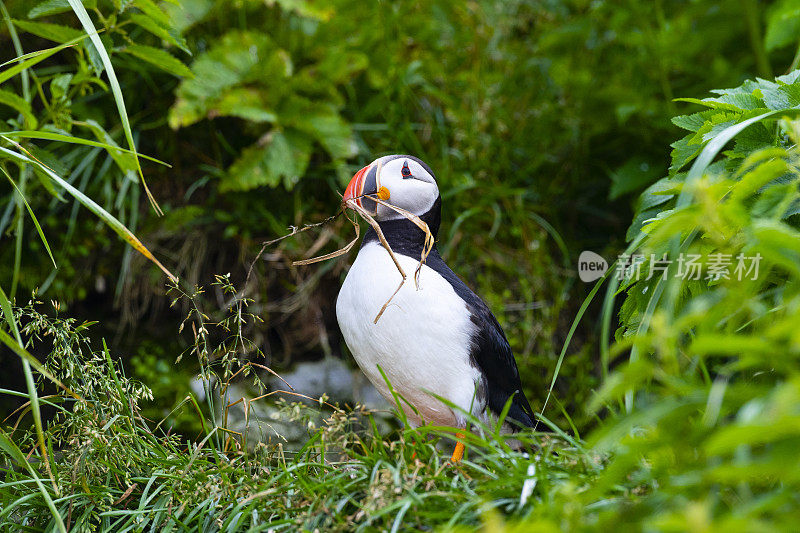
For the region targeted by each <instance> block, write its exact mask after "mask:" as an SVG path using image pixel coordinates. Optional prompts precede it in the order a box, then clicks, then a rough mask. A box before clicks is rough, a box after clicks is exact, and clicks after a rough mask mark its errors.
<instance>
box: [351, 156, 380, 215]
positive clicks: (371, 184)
mask: <svg viewBox="0 0 800 533" xmlns="http://www.w3.org/2000/svg"><path fill="white" fill-rule="evenodd" d="M377 174H378V167H377V165H367V166H365V167H364V168H362V169H361V170H359V171H358V172H356V173H355V175H354V176H353V178H352V179H351V180H350V183H349V184H348V185H347V188H346V189H345V190H344V197H343V198H342V204H344V205H345V206H346V205H347V202H348V201H350V200H353V201H354V202H356V203H357V204H358V205H359V206H361V207H363V208H364V209H366V210H367V212H369V214H371V215H375V214H377V210H378V204H377V202H375V200H372V199H371V198H366V197H365V196H366V195H375V194H377V193H378V180H377Z"/></svg>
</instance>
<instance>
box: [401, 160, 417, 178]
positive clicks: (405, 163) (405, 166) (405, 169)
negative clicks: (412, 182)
mask: <svg viewBox="0 0 800 533" xmlns="http://www.w3.org/2000/svg"><path fill="white" fill-rule="evenodd" d="M400 174H401V175H402V176H403V179H404V180H407V179H409V178H413V177H414V176H413V175H412V174H411V169H410V168H408V161H403V169H402V170H401V171H400Z"/></svg>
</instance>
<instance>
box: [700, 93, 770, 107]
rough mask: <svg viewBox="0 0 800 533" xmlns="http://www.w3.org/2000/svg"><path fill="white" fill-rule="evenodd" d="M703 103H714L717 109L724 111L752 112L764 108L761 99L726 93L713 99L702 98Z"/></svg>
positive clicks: (747, 95) (751, 95)
mask: <svg viewBox="0 0 800 533" xmlns="http://www.w3.org/2000/svg"><path fill="white" fill-rule="evenodd" d="M703 101H704V102H715V103H716V104H717V106H716V107H717V109H724V110H726V111H741V110H753V109H762V108H763V107H764V104H763V102H762V101H761V99H759V98H758V97H756V96H754V95H753V94H749V93H726V94H722V95H720V96H717V97H715V98H704V99H703Z"/></svg>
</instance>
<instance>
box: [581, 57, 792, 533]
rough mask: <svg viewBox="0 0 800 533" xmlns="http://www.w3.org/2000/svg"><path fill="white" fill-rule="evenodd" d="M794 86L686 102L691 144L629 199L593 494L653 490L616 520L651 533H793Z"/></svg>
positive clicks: (676, 150) (787, 81)
mask: <svg viewBox="0 0 800 533" xmlns="http://www.w3.org/2000/svg"><path fill="white" fill-rule="evenodd" d="M799 78H800V71H794V72H792V73H790V74H788V75H786V76H781V77H779V78H777V79H776V80H775V81H774V82H771V81H766V80H756V81H746V82H745V83H744V84H742V85H741V86H739V87H736V88H734V89H726V90H720V91H713V92H714V93H715V94H714V96H712V97H710V98H705V99H703V100H690V101H692V102H694V103H696V104H700V105H703V106H705V107H706V108H707V110H705V111H700V112H697V113H693V114H690V115H683V116H678V117H676V118H675V119H674V122H675V124H677V125H679V126H681V127H682V128H684V129H686V130H688V131H689V133H688V134H687V135H686V136H685V137H684V138H682V139H681V140H679V141H677V142H675V143H673V145H672V146H673V152H672V166H671V173H670V175H668V176H667V177H665V178H663V179H661V180H659V181H658V182H656V183H655V184H653V185H652V186H651V187H649V188H648V189H647V190H646V191H645V192H644V193H643V194H642V196H641V197H640V199H639V207H638V214H637V217H636V221H635V222H634V225H633V226H632V228H631V230H632V231H631V234H630V235H631V237H634V236H635V237H636V239H635V241H634V244H633V245H632V246H631V248H630V250H631V252H632V253H634V254H636V253H638V254H639V255H640V261H638V264H639V266H638V267H636V266H634V265H635V264H636V263H637V261H633V262H632V263H631V262H630V261H628V262H627V265H625V264H622V267H625V268H626V270H625V271H622V270H618V272H620V273H621V275H620V277H621V278H622V288H621V289H620V290H621V291H625V298H624V303H623V305H622V309H621V312H620V318H621V325H620V329H619V330H618V331H617V335H616V338H617V343H616V344H615V345H614V346H613V347H612V354H614V353H620V352H623V353H627V352H628V351H629V353H630V355H629V360H628V362H626V363H625V364H623V365H621V366H620V367H619V368H618V370H617V371H616V372H615V373H614V374H612V375H611V376H610V377H609V379H608V380H607V381H606V383H605V384H604V386H603V388H602V389H601V391H600V392H599V395H598V397H597V398H596V399H595V402H594V408H595V409H597V408H599V407H600V406H601V405H605V406H606V407H607V408H608V410H609V411H610V412H611V413H617V414H616V415H615V416H614V418H615V419H616V421H615V422H611V423H608V424H607V425H606V427H605V428H603V429H601V430H600V431H598V432H597V433H596V434H595V436H594V437H593V439H591V441H592V442H593V444H594V445H595V449H596V450H598V451H599V450H613V452H614V458H613V459H612V461H611V462H610V464H609V465H608V468H607V470H606V474H604V476H603V477H604V478H605V481H604V482H605V483H610V484H613V483H616V482H621V481H624V480H626V479H636V480H639V481H640V482H642V483H643V484H644V485H646V486H648V487H650V493H649V494H648V495H647V496H646V497H645V498H643V499H642V501H641V502H640V503H639V504H638V505H636V506H634V507H633V508H631V509H630V510H629V511H626V513H627V514H629V517H630V518H633V517H642V518H643V517H647V518H646V519H647V520H648V522H649V523H650V524H652V526H653V527H655V528H657V529H690V528H692V527H694V526H696V525H699V524H706V525H707V526H708V527H711V528H713V529H719V528H724V527H731V526H733V525H734V524H739V525H738V526H737V527H744V528H745V529H758V528H777V529H791V528H792V527H793V525H792V524H793V522H794V515H795V512H796V510H797V508H798V504H799V503H800V502H798V501H797V498H796V494H797V492H798V486H797V472H796V470H795V468H794V467H793V466H790V465H796V464H797V455H796V454H797V450H798V449H800V447H798V446H800V440H798V439H800V435H798V433H797V432H796V431H795V430H794V429H792V428H793V427H794V426H796V417H797V415H798V405H800V402H799V401H798V398H800V396H798V392H799V391H800V389H798V384H799V383H800V382H799V381H798V379H799V377H798V374H797V372H798V366H797V361H796V359H797V354H798V350H797V346H798V344H797V340H798V338H797V329H796V324H797V322H798V320H800V315H798V309H800V307H799V306H798V302H800V300H798V287H799V286H800V270H798V268H797V265H798V264H799V263H798V258H799V257H800V256H799V255H798V254H800V231H799V230H800V220H799V219H798V216H797V214H798V212H800V211H798V206H799V205H800V192H799V191H798V181H799V180H800V167H798V163H800V153H799V152H798V150H797V143H798V140H799V139H800V137H798V134H800V129H798V128H800V122H798V120H797V116H798V106H799V105H800V81H798V79H799ZM731 139H733V143H732V145H731V147H730V149H729V150H727V151H724V152H723V157H722V158H720V159H718V160H716V161H714V156H715V155H716V154H717V153H718V152H720V151H721V150H722V149H723V147H724V146H725V145H727V144H728V143H729V141H731ZM712 161H714V162H712ZM689 163H692V166H691V167H690V169H689V170H688V171H682V169H684V168H685V167H686V166H687V165H689ZM690 263H694V264H695V265H697V267H698V268H697V269H696V270H695V269H693V268H692V267H690ZM659 265H660V266H667V267H668V270H666V271H664V273H663V275H662V270H663V269H660V270H654V268H655V267H657V266H659ZM637 268H639V269H640V272H641V273H642V275H641V276H637V275H636V273H635V271H636V269H637ZM653 272H655V275H653ZM613 287H614V285H612V289H611V290H614V289H613ZM638 519H641V518H638ZM744 524H747V525H746V526H744Z"/></svg>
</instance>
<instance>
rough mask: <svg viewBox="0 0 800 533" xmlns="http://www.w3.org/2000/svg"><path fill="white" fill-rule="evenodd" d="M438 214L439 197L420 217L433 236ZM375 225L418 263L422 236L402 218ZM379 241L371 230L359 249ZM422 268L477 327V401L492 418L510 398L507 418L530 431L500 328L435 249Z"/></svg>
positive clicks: (527, 413) (530, 412) (529, 414)
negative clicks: (429, 271) (431, 273)
mask: <svg viewBox="0 0 800 533" xmlns="http://www.w3.org/2000/svg"><path fill="white" fill-rule="evenodd" d="M441 212H442V198H441V196H440V197H438V198H437V199H436V202H435V203H434V204H433V207H431V209H430V210H429V211H428V212H427V213H425V214H424V215H422V216H421V217H420V218H422V220H424V221H425V222H426V223H427V224H428V228H430V230H431V232H432V233H433V235H434V236H436V234H437V233H438V232H439V225H440V223H441ZM378 225H379V226H380V227H381V231H383V235H384V236H385V237H386V241H387V242H388V243H389V245H390V246H391V247H392V251H394V253H398V254H402V255H406V256H408V257H411V258H412V259H416V260H419V258H420V255H421V254H422V247H423V245H424V243H425V233H424V232H423V231H422V230H421V229H419V228H418V227H417V226H416V225H414V223H413V222H411V221H410V220H408V219H406V218H401V219H397V220H387V221H383V222H379V223H378ZM378 240H379V239H378V235H377V233H375V230H374V229H372V228H370V229H369V231H367V234H366V235H365V236H364V241H363V242H362V243H361V246H362V247H363V246H364V245H365V244H367V243H369V242H373V241H378ZM425 264H426V265H428V266H429V267H430V268H432V269H433V270H434V271H436V272H437V273H438V274H439V275H440V276H442V277H443V278H444V279H446V280H447V282H448V283H450V285H451V286H452V287H453V290H455V292H456V294H458V296H459V297H461V299H462V300H464V302H466V304H467V308H468V309H469V311H470V319H471V320H472V323H473V324H475V326H476V329H475V333H474V334H473V337H472V346H471V351H470V359H471V362H472V364H473V365H474V366H475V367H476V368H478V369H479V370H480V372H481V374H482V376H483V383H482V384H481V385H482V386H481V387H479V388H478V394H479V395H484V397H485V398H478V399H479V400H480V399H485V401H486V404H487V406H488V407H489V409H491V410H492V411H493V412H494V413H495V414H500V412H501V411H502V410H503V407H505V404H506V402H507V401H508V399H509V398H510V397H511V396H512V395H513V399H512V401H511V408H510V409H509V411H508V418H509V419H510V420H511V421H514V422H516V423H517V425H521V426H528V427H532V426H533V419H534V416H533V410H532V409H531V406H530V404H529V403H528V399H527V398H526V397H525V393H524V392H523V391H522V383H521V382H520V379H519V370H518V369H517V363H516V361H515V360H514V354H513V353H512V352H511V346H510V345H509V344H508V339H506V335H505V333H504V332H503V328H501V327H500V324H499V323H498V322H497V319H496V318H495V316H494V315H493V314H492V312H491V311H490V310H489V307H488V306H487V305H486V303H485V302H484V301H483V300H482V299H481V298H480V297H479V296H478V295H477V294H475V293H474V292H472V290H471V289H470V288H469V287H467V285H466V284H465V283H464V282H463V281H461V278H459V277H458V276H457V275H456V274H455V273H454V272H453V271H452V270H451V269H450V267H448V266H447V264H446V263H445V262H444V260H443V259H442V257H441V256H440V255H439V251H438V250H437V249H436V247H435V246H434V248H433V250H431V252H430V254H428V257H427V259H426V261H425Z"/></svg>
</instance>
